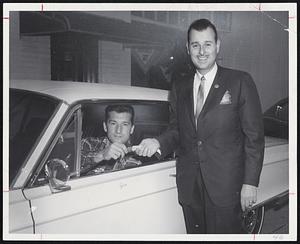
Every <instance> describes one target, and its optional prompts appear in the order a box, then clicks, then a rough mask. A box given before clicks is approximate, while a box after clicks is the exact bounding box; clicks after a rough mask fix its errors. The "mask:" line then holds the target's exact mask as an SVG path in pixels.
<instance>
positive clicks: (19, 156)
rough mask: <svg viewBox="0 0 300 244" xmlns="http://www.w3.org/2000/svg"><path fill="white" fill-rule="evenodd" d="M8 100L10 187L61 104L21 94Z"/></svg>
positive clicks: (32, 94)
mask: <svg viewBox="0 0 300 244" xmlns="http://www.w3.org/2000/svg"><path fill="white" fill-rule="evenodd" d="M9 99H10V100H9V110H10V111H9V182H10V184H11V183H12V180H13V179H14V177H15V176H16V174H17V173H18V171H19V169H20V167H21V166H22V164H23V163H24V161H25V159H26V157H27V156H28V154H29V152H30V151H31V150H32V148H33V146H34V145H35V143H36V142H37V139H38V137H39V136H40V134H41V133H42V131H43V129H44V128H45V126H46V124H47V123H48V121H49V119H50V118H51V116H52V115H53V113H54V111H55V109H56V108H57V106H58V104H59V101H58V100H54V99H53V98H50V97H46V96H42V95H40V94H35V93H32V92H26V91H21V90H11V91H10V97H9Z"/></svg>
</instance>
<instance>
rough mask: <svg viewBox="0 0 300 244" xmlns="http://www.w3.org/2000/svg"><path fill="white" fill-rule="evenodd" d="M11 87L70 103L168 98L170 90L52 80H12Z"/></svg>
mask: <svg viewBox="0 0 300 244" xmlns="http://www.w3.org/2000/svg"><path fill="white" fill-rule="evenodd" d="M9 87H10V88H16V89H22V90H27V91H33V92H38V93H42V94H46V95H49V96H53V97H56V98H58V99H60V100H63V101H65V102H67V103H69V104H71V103H74V102H77V101H80V100H89V99H91V100H97V99H106V100H109V99H121V100H123V99H124V100H154V101H167V100H168V91H166V90H160V89H153V88H145V87H137V86H123V85H114V84H102V83H101V84H100V83H88V82H74V81H52V80H10V83H9Z"/></svg>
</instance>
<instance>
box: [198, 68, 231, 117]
mask: <svg viewBox="0 0 300 244" xmlns="http://www.w3.org/2000/svg"><path fill="white" fill-rule="evenodd" d="M222 74H223V70H222V67H220V66H219V67H218V71H217V74H216V76H215V79H214V81H213V83H212V85H211V88H210V90H209V93H208V95H207V98H206V100H205V103H204V105H203V108H202V111H201V113H200V115H199V117H202V116H204V115H205V114H206V112H207V111H208V110H209V109H211V108H213V107H214V106H215V105H217V104H219V103H220V101H221V99H222V97H223V95H224V93H225V91H226V79H225V77H224V76H223V75H222Z"/></svg>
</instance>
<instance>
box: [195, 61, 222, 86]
mask: <svg viewBox="0 0 300 244" xmlns="http://www.w3.org/2000/svg"><path fill="white" fill-rule="evenodd" d="M217 71H218V65H217V63H215V64H214V66H213V68H212V69H211V70H210V71H208V72H207V73H206V74H205V75H204V77H205V79H206V80H208V81H211V82H212V81H213V80H214V78H215V76H216V74H217ZM197 74H198V76H199V78H201V77H202V76H203V75H202V74H201V73H200V72H199V71H198V70H197Z"/></svg>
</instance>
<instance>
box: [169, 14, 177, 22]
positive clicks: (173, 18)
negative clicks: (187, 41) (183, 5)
mask: <svg viewBox="0 0 300 244" xmlns="http://www.w3.org/2000/svg"><path fill="white" fill-rule="evenodd" d="M169 23H170V24H171V25H177V24H178V12H176V11H171V12H169Z"/></svg>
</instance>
